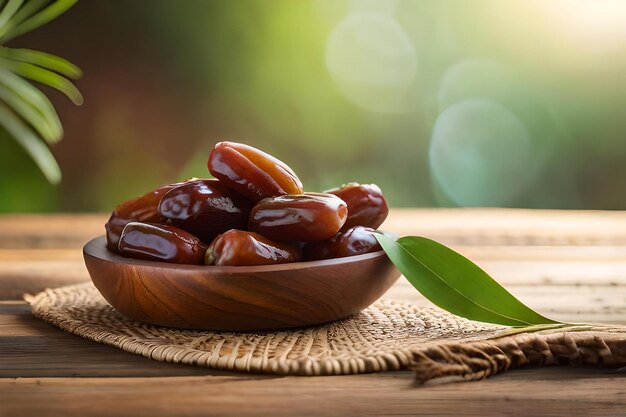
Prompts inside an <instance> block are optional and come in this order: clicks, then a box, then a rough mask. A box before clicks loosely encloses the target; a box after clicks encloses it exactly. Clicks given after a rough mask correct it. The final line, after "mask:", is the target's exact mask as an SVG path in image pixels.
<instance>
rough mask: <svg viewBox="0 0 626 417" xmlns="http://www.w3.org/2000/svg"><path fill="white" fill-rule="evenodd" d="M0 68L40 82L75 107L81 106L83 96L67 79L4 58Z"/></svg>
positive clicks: (1, 60)
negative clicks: (59, 93)
mask: <svg viewBox="0 0 626 417" xmlns="http://www.w3.org/2000/svg"><path fill="white" fill-rule="evenodd" d="M0 67H3V68H7V69H9V70H11V71H12V72H14V73H15V74H17V75H21V76H22V77H24V78H29V79H31V80H33V81H37V82H40V83H42V84H45V85H47V86H49V87H52V88H54V89H56V90H59V91H60V92H62V93H63V94H65V95H66V96H67V98H69V99H70V100H72V103H74V104H76V105H81V104H83V96H82V94H80V91H78V88H76V87H75V86H74V84H72V83H71V82H70V81H69V80H68V79H67V78H64V77H62V76H60V75H59V74H57V73H55V72H52V71H50V70H47V69H45V68H42V67H38V66H36V65H32V64H27V63H25V62H15V61H10V60H8V59H4V58H0Z"/></svg>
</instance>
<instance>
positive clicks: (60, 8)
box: [0, 0, 78, 43]
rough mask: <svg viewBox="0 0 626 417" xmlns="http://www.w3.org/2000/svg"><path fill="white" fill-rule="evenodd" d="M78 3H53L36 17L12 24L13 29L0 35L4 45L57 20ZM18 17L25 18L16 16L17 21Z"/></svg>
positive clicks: (70, 0)
mask: <svg viewBox="0 0 626 417" xmlns="http://www.w3.org/2000/svg"><path fill="white" fill-rule="evenodd" d="M77 1H78V0H57V1H55V2H53V3H52V4H50V5H49V6H47V7H45V8H44V9H42V10H41V11H39V12H37V13H35V14H34V15H32V16H30V17H26V18H25V20H24V21H23V22H19V23H17V24H12V25H11V28H10V29H9V30H8V31H7V32H5V33H3V34H2V35H0V41H1V42H2V43H4V42H6V41H8V40H11V39H13V38H15V37H18V36H20V35H23V34H24V33H27V32H30V31H31V30H33V29H37V28H38V27H39V26H42V25H45V24H46V23H48V22H50V21H51V20H54V19H56V18H57V17H58V16H60V15H61V14H63V13H65V11H66V10H67V9H69V8H70V7H72V6H73V5H74V4H76V2H77ZM37 3H40V2H37ZM27 5H28V3H27ZM24 8H26V6H24ZM18 13H19V12H18ZM16 15H17V14H16ZM18 17H19V18H20V19H23V18H24V17H23V16H21V15H20V16H15V18H16V20H18V19H17V18H18ZM9 23H10V22H9Z"/></svg>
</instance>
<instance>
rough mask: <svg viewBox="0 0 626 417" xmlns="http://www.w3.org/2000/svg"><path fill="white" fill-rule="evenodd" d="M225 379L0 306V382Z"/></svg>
mask: <svg viewBox="0 0 626 417" xmlns="http://www.w3.org/2000/svg"><path fill="white" fill-rule="evenodd" d="M225 374H228V372H223V371H214V370H211V369H207V368H200V367H194V366H187V365H175V364H170V363H164V362H156V361H153V360H150V359H148V358H144V357H142V356H139V355H133V354H129V353H127V352H124V351H122V350H119V349H116V348H113V347H110V346H105V345H103V344H100V343H96V342H92V341H89V340H86V339H82V338H80V337H77V336H75V335H72V334H69V333H66V332H63V331H61V330H58V329H56V328H54V327H52V326H50V325H48V324H47V323H45V322H42V321H40V320H37V319H35V318H34V317H33V316H32V315H31V313H30V307H29V306H28V305H27V304H25V303H11V304H6V303H3V304H0V378H4V377H29V376H37V377H57V376H66V377H85V376H90V377H108V376H117V377H124V376H146V377H149V376H172V375H225Z"/></svg>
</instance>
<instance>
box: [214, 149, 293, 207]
mask: <svg viewBox="0 0 626 417" xmlns="http://www.w3.org/2000/svg"><path fill="white" fill-rule="evenodd" d="M208 167H209V171H210V172H211V174H212V175H213V176H214V177H215V178H217V179H219V180H220V181H223V182H224V183H225V184H226V185H227V186H228V187H230V188H232V189H233V190H235V191H237V192H239V193H240V194H242V195H244V196H246V197H247V198H248V199H250V200H252V201H253V202H255V203H257V202H259V201H260V200H262V199H264V198H267V197H275V196H279V195H285V194H302V191H303V189H302V183H301V182H300V179H298V177H297V175H296V174H295V173H294V172H293V170H292V169H291V168H289V167H288V166H287V164H285V163H284V162H282V161H280V160H278V159H276V158H274V157H273V156H271V155H269V154H267V153H265V152H263V151H260V150H259V149H256V148H253V147H252V146H248V145H244V144H241V143H234V142H220V143H218V144H216V145H215V148H214V149H213V151H211V155H209V161H208Z"/></svg>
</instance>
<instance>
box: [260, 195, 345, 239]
mask: <svg viewBox="0 0 626 417" xmlns="http://www.w3.org/2000/svg"><path fill="white" fill-rule="evenodd" d="M347 216H348V208H347V206H346V203H345V202H344V201H343V200H341V199H340V198H339V197H337V196H334V195H332V194H324V193H306V194H300V195H284V196H280V197H273V198H266V199H263V200H261V201H260V202H259V203H258V204H257V205H256V206H254V207H253V208H252V211H251V212H250V220H249V221H248V228H249V229H250V230H251V231H253V232H257V233H260V234H262V235H263V236H267V237H268V238H270V239H273V240H277V241H279V242H295V241H300V242H315V241H318V240H324V239H328V238H330V237H332V236H334V235H335V234H336V233H337V232H338V231H339V229H341V226H343V224H344V223H345V221H346V217H347Z"/></svg>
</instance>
